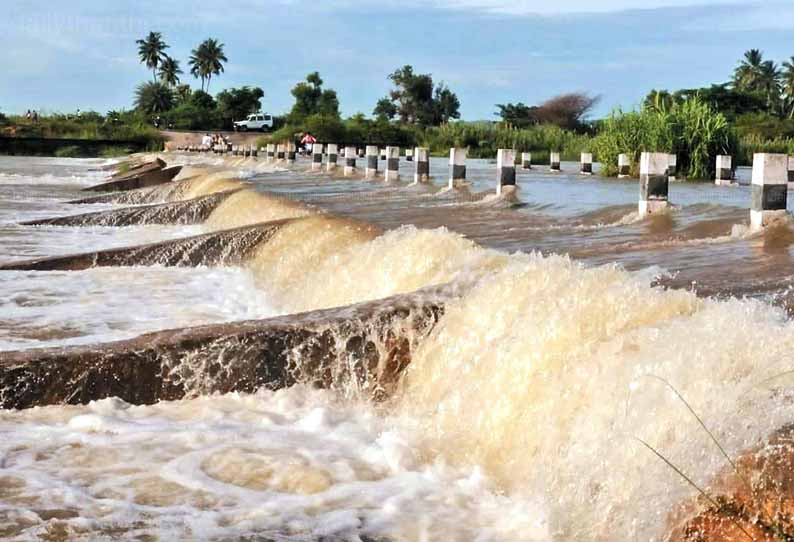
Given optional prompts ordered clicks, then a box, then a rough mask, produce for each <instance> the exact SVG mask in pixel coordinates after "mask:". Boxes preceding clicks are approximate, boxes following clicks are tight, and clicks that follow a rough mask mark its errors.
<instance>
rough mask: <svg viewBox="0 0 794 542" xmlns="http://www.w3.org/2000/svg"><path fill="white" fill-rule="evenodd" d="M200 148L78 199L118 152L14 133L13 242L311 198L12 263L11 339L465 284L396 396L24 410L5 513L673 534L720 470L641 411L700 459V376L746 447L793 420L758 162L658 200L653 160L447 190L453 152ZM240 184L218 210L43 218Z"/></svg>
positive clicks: (482, 531) (367, 531)
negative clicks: (212, 253)
mask: <svg viewBox="0 0 794 542" xmlns="http://www.w3.org/2000/svg"><path fill="white" fill-rule="evenodd" d="M167 159H168V160H170V161H173V160H174V158H173V157H169V158H167ZM177 161H178V162H180V163H184V165H185V169H184V171H183V172H182V174H180V177H179V178H178V180H177V181H176V182H181V183H183V184H182V185H180V186H181V187H182V188H181V189H180V190H179V191H176V192H178V193H175V191H174V190H171V188H170V187H168V188H167V189H159V188H158V189H155V190H152V191H151V193H149V195H148V196H147V198H148V200H147V201H137V202H135V201H128V202H126V203H113V202H105V203H95V204H90V205H79V206H76V205H70V204H67V203H65V202H66V201H68V200H74V199H78V198H80V197H84V196H85V194H86V193H85V192H82V193H81V192H80V189H81V188H85V187H87V186H90V185H92V184H96V183H98V182H101V180H102V179H104V178H105V176H106V175H107V173H106V172H105V171H102V170H101V169H100V168H101V167H102V166H103V165H105V164H104V163H103V162H101V161H97V160H54V159H22V158H3V159H0V264H7V263H13V262H21V261H23V260H29V259H32V258H45V257H53V256H60V255H64V254H71V253H78V252H92V251H97V250H104V249H111V248H120V247H124V246H132V245H141V244H144V243H150V242H165V241H170V240H176V239H180V238H186V237H188V236H193V235H199V234H213V233H216V232H220V231H223V230H227V229H229V228H240V227H246V226H249V225H251V224H257V223H260V222H269V221H274V220H286V222H285V223H284V224H283V225H282V226H280V227H279V228H278V229H277V230H275V231H274V232H273V233H270V234H268V237H267V238H266V241H264V242H260V243H258V244H256V245H255V246H247V245H246V246H245V247H243V244H242V243H240V245H239V250H237V252H239V254H240V255H241V256H240V257H239V258H238V259H237V260H234V264H233V265H231V264H227V263H226V262H227V261H226V260H219V262H220V263H217V262H216V263H215V264H207V265H205V264H202V265H198V266H190V265H185V266H180V267H167V266H164V265H136V266H124V267H89V268H86V269H73V270H63V269H61V270H49V271H36V270H13V271H12V270H9V271H0V360H2V357H3V355H4V354H3V352H9V351H15V350H31V349H35V348H41V347H52V346H57V347H66V346H70V345H87V344H95V343H108V342H110V341H114V340H119V339H126V338H133V337H135V336H138V335H140V334H141V333H144V332H148V331H155V330H162V329H171V328H185V327H189V326H196V325H199V324H210V323H223V322H234V321H240V320H248V319H262V318H268V317H272V316H276V315H289V314H294V313H298V312H303V311H313V310H317V309H326V308H334V307H341V306H345V305H350V304H353V303H360V302H364V301H368V300H373V299H380V298H383V297H387V296H391V295H395V294H404V293H410V292H413V291H415V290H418V289H420V288H424V287H427V286H431V285H439V284H447V283H455V284H461V285H465V287H462V288H461V290H460V293H459V295H456V296H455V297H454V298H451V299H450V300H449V301H448V302H447V303H446V305H445V307H444V312H443V314H442V315H441V316H440V318H439V320H438V323H437V324H436V325H435V326H434V327H433V328H432V329H431V330H430V331H429V332H428V334H427V335H426V336H423V337H421V338H419V339H417V340H416V344H415V346H414V348H413V350H412V352H411V360H410V364H409V365H408V367H407V368H406V369H405V371H404V372H403V374H402V377H401V379H400V381H399V382H398V385H397V386H396V387H395V389H394V390H393V392H392V393H391V394H390V395H389V396H388V397H385V398H380V399H379V400H378V401H373V400H372V399H370V398H369V397H368V396H366V395H365V394H362V393H359V390H355V389H351V390H338V389H332V390H320V389H314V388H313V387H311V386H308V385H306V384H301V383H298V384H296V385H293V386H291V387H288V388H285V389H280V390H276V391H273V390H267V389H261V390H259V391H257V392H255V393H251V394H243V393H230V394H225V395H210V396H195V395H190V396H189V397H187V398H185V399H183V400H177V401H163V402H160V403H157V404H154V405H132V404H129V403H126V402H124V401H122V400H120V399H118V398H113V397H110V398H106V399H102V400H99V401H94V402H91V403H90V404H87V405H82V406H73V405H70V406H45V407H37V408H32V409H26V410H0V433H1V434H2V440H0V537H2V538H4V539H8V540H14V541H23V540H213V541H215V540H218V541H219V540H279V541H281V540H294V541H317V540H350V541H359V540H362V541H363V540H372V541H374V540H378V541H391V540H394V541H432V540H460V541H491V540H493V541H502V540H526V541H545V540H566V541H567V540H583V541H611V540H616V541H617V540H621V541H622V540H664V539H665V538H666V536H667V535H668V533H669V532H670V531H671V525H672V522H673V521H674V519H673V518H675V517H677V514H681V513H682V512H681V510H682V508H684V503H687V502H691V501H692V500H693V498H694V497H695V496H696V491H695V490H694V489H692V487H691V486H689V485H687V484H685V483H683V482H682V480H681V478H680V477H679V476H678V475H677V474H676V473H675V472H674V471H673V470H671V469H670V467H668V466H667V465H666V464H665V463H664V462H662V461H661V460H659V458H658V457H656V456H655V455H653V453H651V452H650V451H649V450H648V449H647V448H646V447H644V446H643V445H642V444H641V442H640V441H639V440H638V439H642V441H645V442H647V443H649V444H651V445H652V446H653V447H654V448H655V449H657V450H658V451H659V452H661V453H662V454H663V455H664V456H665V457H667V458H668V459H669V460H670V461H671V462H672V463H674V464H675V465H676V467H677V468H679V469H681V471H683V472H684V473H686V474H687V475H688V476H689V477H690V478H692V480H693V481H694V482H695V483H697V484H699V485H701V486H702V487H706V488H709V487H710V485H711V484H712V480H713V478H714V477H715V475H717V473H719V472H721V471H722V470H723V469H724V467H725V459H724V458H723V457H722V456H721V455H720V453H719V450H718V449H717V448H716V446H715V445H714V443H713V442H712V441H711V440H710V439H709V437H708V435H707V434H706V433H705V432H704V431H703V429H702V428H701V427H700V426H699V424H698V421H697V420H696V419H695V418H694V417H693V416H692V414H691V413H690V412H689V410H688V408H687V405H686V404H684V403H683V402H682V400H681V399H680V398H679V397H678V395H677V393H678V394H680V395H681V396H682V397H684V398H685V399H686V401H687V402H688V404H689V406H691V408H692V409H693V410H694V411H695V412H697V414H698V415H699V416H700V417H701V419H702V420H704V422H705V423H706V425H707V426H708V427H709V429H710V430H711V431H712V433H713V434H714V435H715V437H716V438H717V440H718V441H719V442H720V444H721V445H722V446H723V447H724V448H725V450H726V451H727V452H728V454H729V455H732V456H736V455H737V454H738V453H740V452H742V451H744V450H747V449H748V448H752V447H753V446H756V445H758V444H760V443H762V442H763V441H764V439H765V438H766V437H767V436H768V435H769V434H770V433H772V432H773V431H775V430H776V429H778V428H780V427H781V426H783V425H785V424H787V423H790V422H792V415H791V409H790V402H791V399H792V397H791V394H790V392H789V391H788V388H787V384H788V382H790V378H787V376H786V373H787V372H788V371H791V370H792V369H794V359H792V355H791V352H792V348H794V327H792V325H791V323H790V321H789V319H788V316H787V313H788V311H790V309H791V302H790V290H789V289H790V283H791V279H792V273H791V272H790V269H791V263H792V262H791V259H792V256H791V254H790V250H789V247H790V245H791V236H790V234H789V233H788V231H789V230H788V229H787V227H786V226H781V227H780V228H777V229H774V230H773V231H770V232H769V233H767V234H766V235H758V234H751V233H749V232H748V230H747V227H746V224H747V222H748V218H749V216H748V215H749V213H748V211H747V203H748V202H749V194H748V191H747V189H746V187H738V188H721V189H720V188H715V187H711V186H705V185H683V184H680V185H672V186H671V199H673V201H674V202H675V203H677V204H679V205H680V208H679V209H678V210H676V211H674V212H673V213H671V214H670V215H667V216H663V217H659V218H657V219H654V220H646V221H641V220H638V219H637V217H636V215H634V210H635V207H636V194H637V189H636V183H635V182H633V181H632V182H617V181H610V180H605V179H599V178H597V177H596V178H593V179H587V180H583V179H580V178H577V176H576V175H571V174H563V175H557V176H554V175H550V174H547V173H545V172H542V171H533V172H529V173H525V172H520V174H519V186H520V189H519V196H518V197H519V200H520V203H519V204H518V205H516V204H515V202H507V201H500V200H498V199H495V198H494V197H493V196H491V195H489V194H486V193H484V191H487V190H489V189H490V187H491V180H492V177H493V170H494V169H495V166H494V165H493V164H490V163H487V162H485V161H476V162H474V163H473V164H472V166H471V167H470V168H469V177H470V179H471V181H472V182H471V186H470V187H469V189H468V190H466V191H465V192H460V193H446V194H444V193H439V192H438V188H440V186H441V185H442V184H444V182H445V179H444V176H445V165H444V164H443V163H442V162H434V163H433V164H432V170H431V172H432V173H433V174H434V176H435V183H436V186H431V187H412V186H408V185H407V183H401V184H396V185H388V186H386V185H383V184H382V183H379V182H364V181H361V180H359V179H355V180H345V179H342V178H340V177H339V176H332V175H326V174H322V175H318V174H312V173H309V172H307V171H306V169H307V167H306V165H305V164H302V163H299V164H298V165H297V166H295V167H294V168H293V169H286V168H280V167H273V166H270V165H266V164H263V163H261V162H254V161H252V160H237V161H235V162H231V161H230V160H226V161H222V160H218V159H213V158H205V157H200V158H195V157H190V156H189V157H180V158H177ZM565 166H566V165H565V164H564V165H563V168H564V169H565ZM567 166H568V169H569V170H571V169H573V168H574V167H575V166H574V165H571V164H568V165H567ZM401 168H402V170H403V171H402V173H403V176H404V178H407V177H408V176H409V172H410V164H406V163H403V164H402V165H401ZM180 179H182V180H180ZM241 188H242V190H240V189H241ZM226 190H238V191H237V192H234V193H233V194H231V195H229V196H228V197H226V198H225V199H223V200H222V201H221V202H220V203H217V206H216V207H215V208H214V210H212V211H211V213H210V214H209V216H208V218H207V219H206V220H204V221H203V222H201V223H199V224H190V225H174V224H169V223H164V224H145V225H141V224H127V225H118V226H92V225H87V226H69V225H66V226H21V225H18V224H19V222H24V221H28V220H36V219H41V218H50V217H56V216H66V215H72V214H78V213H86V212H96V211H99V212H101V211H109V210H113V209H120V208H122V207H127V206H129V205H141V204H167V203H168V202H169V201H186V200H189V199H192V198H201V197H204V196H207V195H210V194H218V193H222V192H223V191H226ZM162 212H163V211H162V210H160V211H158V213H161V214H162ZM174 212H182V211H174ZM166 214H167V213H166ZM224 243H226V244H227V245H229V244H230V247H231V249H237V248H238V245H235V244H234V242H231V243H229V242H227V241H224ZM227 248H228V247H227ZM175 250H176V249H175ZM228 252H234V250H227V251H226V252H225V253H224V254H226V253H228ZM224 257H226V256H224ZM698 293H700V295H697V294H698ZM234 362H235V360H234V359H228V360H224V363H228V364H234ZM300 362H301V360H300V359H298V360H297V363H300ZM672 388H675V391H673V389H672ZM340 391H341V393H340ZM676 392H677V393H676ZM684 513H686V512H684ZM689 513H692V511H691V510H690V511H689Z"/></svg>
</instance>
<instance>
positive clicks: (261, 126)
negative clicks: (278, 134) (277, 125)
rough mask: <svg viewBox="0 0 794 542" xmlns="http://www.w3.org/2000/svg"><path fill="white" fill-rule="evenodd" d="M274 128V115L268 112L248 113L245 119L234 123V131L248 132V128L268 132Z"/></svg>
mask: <svg viewBox="0 0 794 542" xmlns="http://www.w3.org/2000/svg"><path fill="white" fill-rule="evenodd" d="M272 128H273V117H272V116H271V115H268V114H267V113H254V114H253V115H248V117H247V118H246V119H245V120H238V121H237V122H235V123H234V131H235V132H236V131H237V130H239V131H241V132H247V131H248V130H262V131H263V132H267V131H268V130H270V129H272Z"/></svg>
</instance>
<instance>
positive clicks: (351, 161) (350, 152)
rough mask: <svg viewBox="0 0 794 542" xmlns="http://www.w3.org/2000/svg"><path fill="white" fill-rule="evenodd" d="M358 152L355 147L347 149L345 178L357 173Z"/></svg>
mask: <svg viewBox="0 0 794 542" xmlns="http://www.w3.org/2000/svg"><path fill="white" fill-rule="evenodd" d="M357 155H358V151H357V150H356V148H355V147H345V177H351V176H353V175H354V174H355V173H356V157H357Z"/></svg>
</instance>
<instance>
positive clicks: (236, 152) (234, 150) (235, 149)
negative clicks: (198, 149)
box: [190, 145, 240, 156]
mask: <svg viewBox="0 0 794 542" xmlns="http://www.w3.org/2000/svg"><path fill="white" fill-rule="evenodd" d="M190 149H191V151H192V150H193V147H191V148H190ZM232 156H240V149H239V148H238V147H237V145H235V146H234V147H232Z"/></svg>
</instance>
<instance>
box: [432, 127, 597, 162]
mask: <svg viewBox="0 0 794 542" xmlns="http://www.w3.org/2000/svg"><path fill="white" fill-rule="evenodd" d="M590 141H591V140H590V138H589V137H588V136H586V135H582V134H576V133H574V132H572V131H569V130H563V129H562V128H560V127H559V126H555V125H552V124H544V125H538V126H529V127H526V128H515V127H513V126H511V125H509V124H505V123H491V122H456V123H454V124H444V125H442V126H439V127H437V128H432V129H428V130H427V131H425V132H424V134H423V136H422V137H421V143H422V145H423V146H426V147H429V148H430V150H431V152H432V153H433V154H437V155H438V154H446V153H449V149H450V147H468V148H469V156H471V157H472V158H492V157H494V156H496V151H497V149H515V150H516V151H517V152H532V153H533V160H535V161H542V160H547V159H548V155H549V152H550V151H559V152H560V153H561V155H562V158H563V159H564V160H578V159H579V153H581V152H584V151H587V150H588V149H589V148H590V147H589V146H590Z"/></svg>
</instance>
